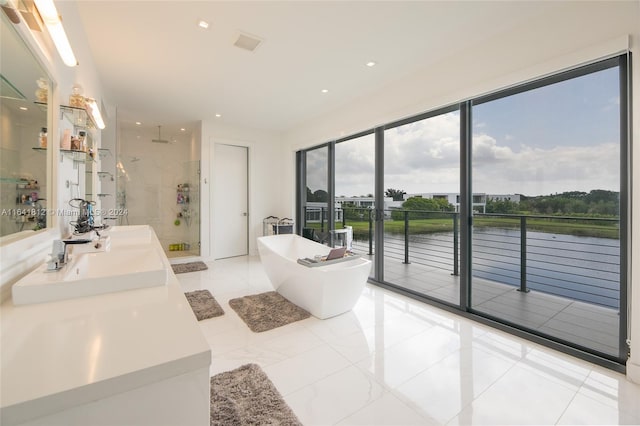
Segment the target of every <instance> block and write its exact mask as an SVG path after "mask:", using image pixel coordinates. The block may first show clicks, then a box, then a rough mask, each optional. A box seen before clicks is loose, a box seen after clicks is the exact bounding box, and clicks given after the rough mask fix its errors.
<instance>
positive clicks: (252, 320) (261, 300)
mask: <svg viewBox="0 0 640 426" xmlns="http://www.w3.org/2000/svg"><path fill="white" fill-rule="evenodd" d="M229 306H231V307H232V308H233V310H234V311H236V312H237V314H238V315H239V316H240V318H242V320H243V321H244V322H245V323H246V324H247V326H249V328H250V329H251V331H254V332H256V333H260V332H262V331H267V330H271V329H273V328H276V327H282V326H283V325H287V324H291V323H292V322H296V321H300V320H303V319H305V318H309V317H310V316H311V314H310V313H309V312H307V311H305V310H304V309H302V308H301V307H299V306H297V305H294V304H293V303H291V302H289V301H288V300H287V299H285V298H284V297H282V296H280V294H278V293H277V292H275V291H269V292H266V293H260V294H253V295H251V296H244V297H240V298H238V299H231V300H229Z"/></svg>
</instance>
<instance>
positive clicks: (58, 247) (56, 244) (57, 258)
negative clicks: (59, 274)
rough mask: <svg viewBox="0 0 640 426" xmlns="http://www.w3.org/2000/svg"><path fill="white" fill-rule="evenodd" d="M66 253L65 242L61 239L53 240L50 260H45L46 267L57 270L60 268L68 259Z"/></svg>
mask: <svg viewBox="0 0 640 426" xmlns="http://www.w3.org/2000/svg"><path fill="white" fill-rule="evenodd" d="M68 256H69V255H68V253H67V244H66V243H65V242H64V241H62V240H54V241H53V247H52V249H51V260H50V261H49V262H47V269H48V270H50V271H57V270H58V269H60V268H62V267H63V266H64V265H65V263H67V261H68V260H69V257H68Z"/></svg>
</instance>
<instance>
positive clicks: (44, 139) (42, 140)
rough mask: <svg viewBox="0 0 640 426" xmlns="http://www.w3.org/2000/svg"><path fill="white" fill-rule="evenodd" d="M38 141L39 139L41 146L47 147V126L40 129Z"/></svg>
mask: <svg viewBox="0 0 640 426" xmlns="http://www.w3.org/2000/svg"><path fill="white" fill-rule="evenodd" d="M38 141H39V145H40V148H46V147H47V128H46V127H43V128H42V129H40V137H39V139H38Z"/></svg>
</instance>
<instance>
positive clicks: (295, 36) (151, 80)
mask: <svg viewBox="0 0 640 426" xmlns="http://www.w3.org/2000/svg"><path fill="white" fill-rule="evenodd" d="M556 4H557V3H554V2H481V1H466V2H458V1H446V2H432V1H411V2H402V1H393V2H369V1H352V2H344V1H331V2H328V1H321V2H307V1H285V2H275V1H260V2H245V1H228V2H227V1H114V0H108V1H79V2H78V9H79V13H80V16H81V18H82V22H83V24H84V28H85V31H86V34H87V37H88V42H89V45H90V46H91V50H92V53H93V56H94V61H95V64H96V67H97V68H98V72H99V76H100V80H101V82H102V85H103V89H104V98H105V101H106V102H108V103H110V104H115V105H117V107H118V116H119V120H120V121H121V123H122V125H124V126H126V125H127V124H128V123H133V122H135V121H142V122H143V123H145V124H147V125H150V126H155V125H158V124H163V125H164V126H183V125H185V124H187V123H193V122H195V121H197V120H220V121H221V122H223V123H227V124H232V125H240V126H243V127H249V128H257V129H268V130H274V131H286V130H288V129H291V128H293V127H294V126H297V125H299V124H301V123H304V122H305V121H307V120H312V119H313V118H314V117H317V116H320V115H323V114H326V113H327V112H329V111H331V110H332V109H335V108H337V107H339V106H342V105H344V104H346V103H348V102H350V101H353V100H354V99H357V98H359V97H362V96H365V95H367V94H370V93H371V92H373V91H375V90H376V89H379V88H381V87H384V86H386V85H388V84H391V83H392V82H394V81H397V80H401V79H402V78H403V76H405V75H408V74H410V73H415V72H418V71H419V70H421V69H424V70H425V72H428V70H429V65H430V64H433V63H436V62H440V61H443V60H446V58H447V57H448V56H449V55H454V54H455V53H456V52H459V51H462V50H464V49H468V48H469V47H470V46H473V45H475V44H479V43H481V42H482V40H484V39H487V38H489V37H494V36H496V35H498V34H500V33H503V32H506V31H508V30H510V29H512V28H514V27H517V26H518V25H519V24H520V23H522V22H523V21H525V20H527V19H531V18H532V17H534V16H537V15H539V14H543V13H549V12H550V11H551V10H553V7H555V5H556ZM199 19H205V20H207V21H209V22H210V24H211V25H210V27H209V29H207V30H203V29H201V28H199V27H198V26H197V22H198V20H199ZM240 31H241V32H245V33H249V34H252V35H255V36H258V37H260V38H262V39H264V42H263V43H262V45H261V46H259V47H258V49H257V50H256V51H255V52H253V53H251V52H247V51H245V50H241V49H238V48H237V47H234V46H233V43H234V41H235V38H236V37H237V35H238V33H239V32H240ZM370 60H373V61H376V62H377V63H378V65H377V66H375V67H373V68H369V67H367V66H366V65H365V64H366V62H368V61H370ZM322 89H328V90H329V92H328V93H321V90H322ZM215 114H221V115H222V117H220V118H215Z"/></svg>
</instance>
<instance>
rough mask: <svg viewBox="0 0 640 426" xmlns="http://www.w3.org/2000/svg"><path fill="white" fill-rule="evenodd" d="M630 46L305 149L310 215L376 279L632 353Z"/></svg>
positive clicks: (575, 341) (533, 331) (581, 347)
mask: <svg viewBox="0 0 640 426" xmlns="http://www.w3.org/2000/svg"><path fill="white" fill-rule="evenodd" d="M627 61H628V57H626V56H619V57H614V58H611V59H607V60H604V61H600V62H594V63H592V64H590V65H587V66H583V67H578V68H575V69H573V70H570V71H566V72H561V73H558V74H556V75H553V76H549V77H545V78H541V79H539V80H536V81H532V82H528V83H525V84H522V85H520V86H513V87H511V88H509V89H506V90H502V91H497V92H495V93H492V94H489V95H485V96H481V97H477V98H475V99H471V100H465V101H461V102H460V103H459V104H455V105H452V106H450V107H447V108H442V109H439V110H435V111H431V112H427V113H423V114H420V115H417V116H415V117H410V118H407V119H403V120H400V121H396V122H392V123H388V124H385V125H383V126H379V127H377V128H375V129H370V130H367V131H364V132H362V133H360V134H357V135H353V136H351V137H348V138H345V139H342V140H338V141H332V142H328V143H327V144H326V145H323V146H321V147H315V148H312V149H309V150H305V151H301V152H300V153H299V155H298V159H299V161H298V170H299V171H302V172H301V173H299V175H298V176H299V179H300V181H299V188H298V191H299V200H303V201H302V202H301V203H300V204H299V205H298V207H299V211H300V213H299V219H298V220H299V221H300V222H303V226H304V227H305V229H307V230H309V229H311V228H312V229H313V230H314V232H315V233H316V234H317V235H320V236H321V237H324V238H321V239H320V240H321V241H325V242H326V243H327V244H335V243H336V240H335V238H338V235H342V234H343V233H344V232H345V231H344V228H345V227H346V228H350V229H351V230H352V232H353V237H354V239H353V247H352V248H353V249H354V251H355V252H357V253H358V254H360V255H365V256H368V257H369V258H371V259H372V260H374V261H375V265H374V268H373V269H372V274H371V278H372V279H373V281H374V282H376V283H378V284H380V285H383V286H387V287H390V288H393V289H396V290H400V291H402V292H404V293H407V294H410V295H411V296H413V297H418V298H421V299H424V300H426V301H431V302H432V301H436V302H438V303H444V304H446V305H448V306H449V307H455V308H458V309H460V310H462V311H465V312H468V313H471V315H474V316H475V317H476V318H478V319H482V320H485V319H487V318H488V319H489V320H491V321H496V322H499V323H502V324H505V325H508V326H509V327H513V328H516V329H518V330H520V331H524V332H526V333H528V335H530V336H531V337H532V338H534V339H536V340H538V341H542V342H545V341H553V342H555V343H559V344H561V345H564V347H565V348H567V350H570V351H573V352H574V353H581V354H582V353H585V352H587V353H591V354H593V355H596V356H598V357H600V359H602V358H606V359H608V360H614V361H616V362H619V363H622V362H624V360H625V359H626V356H627V349H628V347H627V344H626V335H627V329H626V327H627V310H626V307H627V269H628V266H627V247H628V246H629V242H628V237H627V236H628V222H629V218H628V213H627V212H628V193H629V188H628V183H627V182H628V181H629V175H630V171H629V169H628V162H629V153H628V149H629V148H628V132H629V129H628V127H629V126H628V116H629V110H628V91H629V84H628V69H627Z"/></svg>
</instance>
